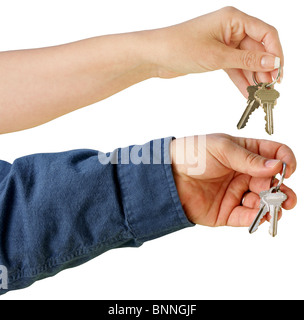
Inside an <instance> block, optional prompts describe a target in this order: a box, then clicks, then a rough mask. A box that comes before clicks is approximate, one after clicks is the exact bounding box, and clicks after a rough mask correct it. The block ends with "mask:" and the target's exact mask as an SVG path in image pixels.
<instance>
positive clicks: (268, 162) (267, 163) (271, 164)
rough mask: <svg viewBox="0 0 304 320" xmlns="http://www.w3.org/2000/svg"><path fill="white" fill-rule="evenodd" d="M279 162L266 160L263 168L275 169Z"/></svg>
mask: <svg viewBox="0 0 304 320" xmlns="http://www.w3.org/2000/svg"><path fill="white" fill-rule="evenodd" d="M279 162H280V160H267V161H266V162H265V167H267V168H273V167H275V166H276V165H277V164H278V163H279Z"/></svg>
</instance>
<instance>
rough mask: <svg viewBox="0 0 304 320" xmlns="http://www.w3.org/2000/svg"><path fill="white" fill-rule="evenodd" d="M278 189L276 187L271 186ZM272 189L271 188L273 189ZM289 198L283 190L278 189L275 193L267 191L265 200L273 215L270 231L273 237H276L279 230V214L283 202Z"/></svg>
mask: <svg viewBox="0 0 304 320" xmlns="http://www.w3.org/2000/svg"><path fill="white" fill-rule="evenodd" d="M271 189H276V187H274V188H271ZM271 189H270V190H271ZM286 199H287V196H286V194H285V193H283V192H282V191H280V190H278V191H276V192H275V193H273V192H271V193H267V194H266V195H265V198H264V201H265V202H266V203H267V204H268V206H269V213H270V216H271V219H270V227H269V233H270V235H271V236H272V237H275V236H276V235H277V232H278V214H279V211H280V209H281V208H282V203H283V202H284V201H285V200H286Z"/></svg>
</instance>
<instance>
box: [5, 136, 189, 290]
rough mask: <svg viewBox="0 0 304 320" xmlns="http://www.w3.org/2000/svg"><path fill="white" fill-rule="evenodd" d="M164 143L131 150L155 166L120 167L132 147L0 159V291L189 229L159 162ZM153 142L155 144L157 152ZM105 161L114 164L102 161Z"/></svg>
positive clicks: (168, 174)
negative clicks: (144, 154)
mask: <svg viewBox="0 0 304 320" xmlns="http://www.w3.org/2000/svg"><path fill="white" fill-rule="evenodd" d="M170 141H171V138H166V139H160V140H154V141H152V142H149V143H148V144H146V145H144V146H142V148H141V147H140V146H139V147H137V149H136V148H135V149H133V152H134V150H136V152H137V155H140V152H141V151H142V150H143V149H147V148H148V149H150V154H149V156H148V158H147V159H146V160H148V159H149V158H150V160H152V161H153V160H154V164H148V162H149V161H144V160H143V159H144V157H143V159H142V162H141V163H140V164H134V163H131V162H130V161H129V164H126V162H128V161H126V155H130V156H131V153H132V147H128V148H125V149H117V150H115V151H114V152H113V153H111V154H102V153H99V152H98V151H96V150H73V151H67V152H62V153H49V154H35V155H30V156H26V157H22V158H19V159H17V160H15V161H14V163H13V164H9V163H7V162H4V161H0V265H2V266H5V268H6V269H7V271H8V288H7V289H3V288H2V289H0V293H1V294H3V293H5V292H7V291H9V290H15V289H20V288H24V287H27V286H29V285H31V284H32V283H33V282H35V281H36V280H39V279H43V278H45V277H49V276H52V275H54V274H56V273H58V272H59V271H61V270H63V269H66V268H70V267H75V266H77V265H79V264H82V263H84V262H86V261H88V260H90V259H92V258H94V257H96V256H98V255H100V254H102V253H103V252H105V251H107V250H110V249H113V248H119V247H126V246H131V247H138V246H140V245H142V244H143V243H144V242H145V241H148V240H151V239H154V238H157V237H160V236H163V235H166V234H168V233H171V232H174V231H177V230H179V229H182V228H185V227H189V226H193V224H192V223H190V222H189V221H188V219H187V218H186V216H185V214H184V211H183V209H182V206H181V204H180V201H179V197H178V194H177V190H176V187H175V183H174V179H173V175H172V171H171V165H170V164H169V163H168V162H167V161H166V159H168V158H169V153H168V150H169V144H170ZM153 143H154V145H157V146H161V153H160V154H155V150H154V149H153V148H152V145H153ZM153 152H154V154H153ZM122 155H124V159H122ZM133 155H134V154H133ZM105 157H109V159H112V160H113V159H114V160H116V162H115V161H112V163H105V164H102V163H101V162H100V161H101V160H102V158H103V159H105ZM127 158H129V157H127ZM122 160H124V163H121V162H122ZM129 160H130V158H129ZM152 161H151V162H152ZM143 162H144V163H143ZM145 162H146V163H147V164H145ZM155 163H156V164H155ZM0 276H1V274H0ZM0 287H1V282H0Z"/></svg>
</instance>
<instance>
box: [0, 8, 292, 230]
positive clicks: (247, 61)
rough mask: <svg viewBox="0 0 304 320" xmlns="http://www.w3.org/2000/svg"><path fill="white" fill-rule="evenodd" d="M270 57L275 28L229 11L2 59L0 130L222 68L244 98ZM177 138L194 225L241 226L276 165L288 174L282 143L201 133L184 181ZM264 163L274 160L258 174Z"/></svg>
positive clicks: (184, 195) (276, 45)
mask: <svg viewBox="0 0 304 320" xmlns="http://www.w3.org/2000/svg"><path fill="white" fill-rule="evenodd" d="M265 57H266V58H268V64H267V65H263V64H262V61H264V58H265ZM275 57H279V58H280V61H281V66H282V68H283V66H284V56H283V51H282V46H281V43H280V40H279V36H278V32H277V30H276V29H275V28H274V27H272V26H270V25H268V24H267V23H265V22H263V21H261V20H259V19H257V18H254V17H251V16H249V15H247V14H245V13H243V12H241V11H239V10H237V9H235V8H233V7H226V8H223V9H221V10H218V11H215V12H212V13H209V14H206V15H203V16H200V17H197V18H195V19H192V20H189V21H186V22H183V23H180V24H177V25H174V26H170V27H165V28H161V29H156V30H146V31H139V32H132V33H125V34H115V35H105V36H100V37H94V38H90V39H84V40H80V41H76V42H73V43H68V44H63V45H58V46H54V47H48V48H39V49H28V50H18V51H7V52H1V53H0V70H1V73H0V114H1V117H0V133H8V132H13V131H18V130H24V129H28V128H32V127H35V126H38V125H41V124H43V123H45V122H48V121H50V120H53V119H55V118H57V117H60V116H62V115H64V114H66V113H69V112H72V111H74V110H76V109H79V108H82V107H85V106H88V105H90V104H93V103H95V102H97V101H100V100H103V99H106V98H107V97H109V96H111V95H113V94H115V93H117V92H119V91H121V90H124V89H126V88H128V87H129V86H132V85H134V84H136V83H138V82H140V81H143V80H146V79H149V78H152V77H159V78H167V79H169V78H174V77H178V76H183V75H187V74H190V73H204V72H209V71H213V70H219V69H223V70H224V71H225V72H226V73H227V74H228V76H229V77H230V78H231V80H232V81H233V82H234V84H235V85H236V86H237V87H238V89H239V90H240V92H241V93H242V94H243V95H244V96H245V97H246V98H247V91H246V88H247V86H248V85H249V84H252V72H257V78H258V79H259V80H260V81H264V82H270V81H271V79H272V78H273V77H276V71H274V59H275ZM282 71H283V69H282ZM282 74H283V72H282ZM281 78H282V77H281ZM280 80H281V79H280ZM177 141H178V140H175V141H173V142H172V159H173V162H172V168H173V174H174V178H175V182H176V186H177V189H178V193H179V196H180V200H181V203H182V205H183V208H184V210H185V212H186V214H187V216H188V218H189V220H191V221H192V222H194V223H198V224H203V225H208V226H220V225H229V226H248V225H249V224H250V223H251V221H252V220H253V218H254V216H255V215H256V213H257V207H258V204H259V197H258V193H259V192H260V191H262V190H265V189H269V184H270V180H271V176H273V175H274V174H277V173H279V172H280V170H281V169H282V161H284V162H286V163H287V177H289V176H290V175H291V174H292V173H293V172H294V170H295V168H296V160H295V157H294V155H293V153H292V151H291V150H290V149H289V148H288V147H287V146H284V145H281V144H279V143H275V142H271V141H263V140H255V139H244V138H234V137H230V136H227V135H220V134H218V135H208V136H207V139H206V141H207V146H206V147H205V146H202V145H198V144H197V146H196V152H198V154H202V153H204V152H206V157H207V162H206V164H207V167H206V170H205V172H204V173H203V172H202V173H201V174H200V175H195V176H190V175H188V174H187V172H188V171H187V169H188V168H189V166H191V165H190V164H186V163H184V164H183V165H180V164H178V163H177V162H176V161H175V160H176V157H178V155H179V153H180V152H181V150H182V149H181V148H180V147H179V146H178V143H177ZM267 159H279V160H280V161H279V162H278V163H277V164H276V165H275V166H274V167H265V163H267V162H266V161H267ZM281 189H282V191H284V192H286V194H287V195H288V200H287V201H286V202H285V203H284V205H283V207H284V208H285V209H291V208H293V207H294V206H295V204H296V195H295V193H294V192H293V191H292V190H291V189H289V188H288V187H286V186H284V185H283V186H282V188H281ZM247 190H250V192H249V193H247V195H246V197H245V201H244V205H243V206H241V205H240V202H241V199H242V197H243V194H244V193H245V192H246V191H247Z"/></svg>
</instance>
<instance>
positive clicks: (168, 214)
mask: <svg viewBox="0 0 304 320" xmlns="http://www.w3.org/2000/svg"><path fill="white" fill-rule="evenodd" d="M171 140H172V138H171V137H170V138H165V139H159V140H153V141H150V142H148V143H146V144H145V145H143V146H131V147H128V148H124V149H121V150H120V151H121V153H120V160H122V158H123V156H122V155H123V154H124V155H125V154H129V155H130V157H129V159H128V161H129V163H128V165H126V164H123V163H121V162H122V161H119V164H118V168H117V170H118V176H119V180H120V186H121V193H122V201H123V207H124V211H125V216H126V223H127V224H128V226H129V228H130V230H131V232H132V233H133V236H134V238H135V239H136V240H137V241H139V242H144V241H148V240H152V239H155V238H158V237H161V236H163V235H166V234H169V233H171V232H174V231H177V230H180V229H183V228H186V227H190V226H194V224H193V223H191V222H190V221H189V220H188V219H187V217H186V215H185V213H184V210H183V208H182V205H181V203H180V200H179V196H178V193H177V189H176V185H175V182H174V178H173V173H172V168H171V159H170V151H169V150H170V142H171ZM126 149H128V153H127V150H126ZM134 150H135V151H134ZM123 160H124V163H127V162H128V161H126V158H125V156H124V159H123ZM131 160H133V161H131ZM134 160H135V161H134ZM139 160H141V161H139ZM136 163H137V164H136Z"/></svg>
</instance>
